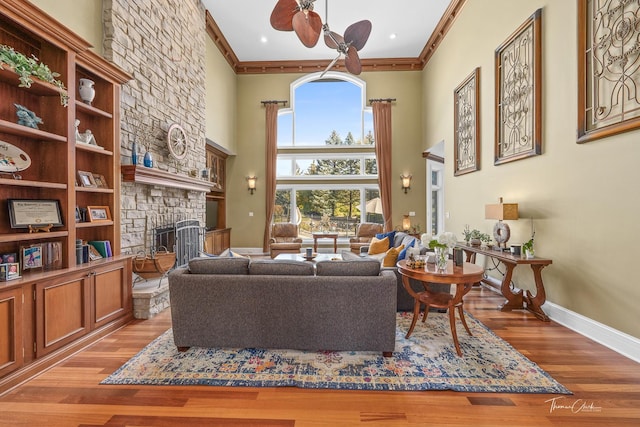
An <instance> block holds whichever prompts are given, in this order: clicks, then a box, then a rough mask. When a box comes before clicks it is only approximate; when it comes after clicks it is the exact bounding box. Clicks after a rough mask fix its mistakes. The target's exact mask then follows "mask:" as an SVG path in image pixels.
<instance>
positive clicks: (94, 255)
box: [89, 245, 102, 261]
mask: <svg viewBox="0 0 640 427" xmlns="http://www.w3.org/2000/svg"><path fill="white" fill-rule="evenodd" d="M98 259H102V255H100V252H98V250H97V249H96V248H95V247H94V246H92V245H89V260H91V261H95V260H98Z"/></svg>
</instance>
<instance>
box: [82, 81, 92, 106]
mask: <svg viewBox="0 0 640 427" xmlns="http://www.w3.org/2000/svg"><path fill="white" fill-rule="evenodd" d="M78 81H79V82H80V86H79V87H78V92H79V93H80V99H82V102H84V103H85V104H89V105H91V102H92V101H93V98H95V97H96V90H95V88H94V87H93V85H95V82H94V81H93V80H89V79H80V80H78Z"/></svg>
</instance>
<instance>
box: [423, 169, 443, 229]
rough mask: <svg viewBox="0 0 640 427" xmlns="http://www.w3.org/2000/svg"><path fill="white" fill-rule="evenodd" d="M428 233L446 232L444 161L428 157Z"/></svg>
mask: <svg viewBox="0 0 640 427" xmlns="http://www.w3.org/2000/svg"><path fill="white" fill-rule="evenodd" d="M426 198H427V233H430V234H431V235H432V236H437V235H438V234H440V233H442V232H444V163H441V162H440V161H437V160H431V159H427V197H426Z"/></svg>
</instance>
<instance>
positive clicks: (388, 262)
mask: <svg viewBox="0 0 640 427" xmlns="http://www.w3.org/2000/svg"><path fill="white" fill-rule="evenodd" d="M403 249H404V245H400V246H398V247H397V248H391V249H389V250H388V251H387V255H385V257H384V259H383V260H382V266H383V267H395V266H396V262H397V260H398V255H399V254H400V251H402V250H403Z"/></svg>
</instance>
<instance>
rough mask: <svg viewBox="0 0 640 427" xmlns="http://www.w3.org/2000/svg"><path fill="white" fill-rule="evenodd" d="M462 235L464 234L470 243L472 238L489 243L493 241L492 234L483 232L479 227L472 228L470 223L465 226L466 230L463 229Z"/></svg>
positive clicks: (466, 240)
mask: <svg viewBox="0 0 640 427" xmlns="http://www.w3.org/2000/svg"><path fill="white" fill-rule="evenodd" d="M462 235H463V236H464V240H465V242H467V243H469V241H471V240H480V241H481V242H485V243H489V242H490V241H491V236H489V235H488V234H486V233H482V232H481V231H480V230H478V229H475V228H474V229H473V230H471V229H470V228H469V225H465V226H464V230H462Z"/></svg>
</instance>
